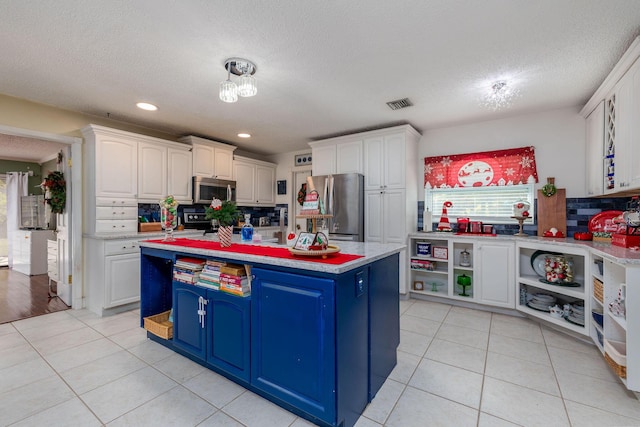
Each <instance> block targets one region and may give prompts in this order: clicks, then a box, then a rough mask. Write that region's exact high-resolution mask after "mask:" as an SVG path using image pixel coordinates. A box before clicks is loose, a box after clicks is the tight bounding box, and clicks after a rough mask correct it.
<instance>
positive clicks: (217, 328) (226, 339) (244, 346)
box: [207, 290, 251, 382]
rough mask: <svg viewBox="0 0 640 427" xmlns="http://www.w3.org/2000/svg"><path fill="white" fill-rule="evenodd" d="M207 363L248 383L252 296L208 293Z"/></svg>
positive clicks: (216, 292) (217, 292)
mask: <svg viewBox="0 0 640 427" xmlns="http://www.w3.org/2000/svg"><path fill="white" fill-rule="evenodd" d="M207 297H208V299H209V304H208V305H207V362H208V363H210V364H211V365H214V366H217V367H218V368H221V369H223V370H224V371H226V372H228V373H230V374H232V375H235V376H237V377H238V378H241V379H243V380H245V381H247V382H249V379H250V378H249V373H250V372H251V369H250V359H249V354H250V346H251V342H250V337H251V325H250V322H251V297H239V296H235V295H229V294H225V293H223V292H219V291H211V290H209V291H208V292H207Z"/></svg>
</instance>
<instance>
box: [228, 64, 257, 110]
mask: <svg viewBox="0 0 640 427" xmlns="http://www.w3.org/2000/svg"><path fill="white" fill-rule="evenodd" d="M224 68H225V69H226V70H227V80H225V81H223V82H222V83H220V99H221V100H222V101H224V102H236V101H237V100H238V95H240V96H242V97H243V98H246V97H249V96H254V95H255V94H256V93H258V86H257V83H256V79H255V77H253V75H254V74H255V73H256V70H257V67H256V65H255V64H254V63H253V62H251V61H249V60H248V59H242V58H229V59H227V60H226V61H225V62H224ZM231 74H235V75H236V76H240V84H239V85H236V84H235V83H234V82H233V81H232V80H231Z"/></svg>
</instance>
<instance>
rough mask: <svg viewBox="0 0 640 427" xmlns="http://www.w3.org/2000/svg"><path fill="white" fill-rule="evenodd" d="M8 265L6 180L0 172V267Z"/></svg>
mask: <svg viewBox="0 0 640 427" xmlns="http://www.w3.org/2000/svg"><path fill="white" fill-rule="evenodd" d="M8 266H9V244H8V241H7V181H6V175H4V174H0V268H2V267H8Z"/></svg>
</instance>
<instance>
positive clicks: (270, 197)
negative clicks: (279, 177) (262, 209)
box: [233, 156, 276, 206]
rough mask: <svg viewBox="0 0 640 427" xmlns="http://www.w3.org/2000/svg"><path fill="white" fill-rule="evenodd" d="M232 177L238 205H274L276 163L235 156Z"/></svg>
mask: <svg viewBox="0 0 640 427" xmlns="http://www.w3.org/2000/svg"><path fill="white" fill-rule="evenodd" d="M233 179H234V180H235V181H236V204H237V205H238V206H275V203H276V192H275V188H276V165H275V164H273V163H268V162H263V161H261V160H255V159H250V158H248V157H241V156H235V158H234V161H233Z"/></svg>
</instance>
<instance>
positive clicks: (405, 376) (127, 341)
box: [0, 300, 640, 427]
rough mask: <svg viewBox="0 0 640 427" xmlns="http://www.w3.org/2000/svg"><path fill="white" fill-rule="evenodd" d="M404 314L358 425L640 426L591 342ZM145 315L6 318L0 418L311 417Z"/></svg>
mask: <svg viewBox="0 0 640 427" xmlns="http://www.w3.org/2000/svg"><path fill="white" fill-rule="evenodd" d="M400 311H401V319H400V325H401V344H400V348H399V351H398V365H397V367H396V368H395V370H394V371H393V372H392V374H391V376H390V377H389V379H388V380H387V382H386V383H385V384H384V385H383V387H382V389H381V390H380V392H379V393H378V395H377V396H376V398H375V399H374V401H373V402H372V403H371V404H370V405H369V406H368V407H367V408H366V410H365V412H364V414H363V416H362V417H361V418H360V420H359V421H358V423H357V427H375V426H401V427H410V426H456V427H458V426H481V427H485V426H497V427H500V426H538V425H540V426H597V427H606V426H640V401H638V400H637V398H636V396H635V394H634V393H630V392H628V391H627V390H626V389H625V388H624V387H623V386H622V385H621V383H620V382H619V381H618V379H617V378H615V376H614V375H613V374H612V372H611V371H610V370H609V368H608V367H607V365H606V364H605V362H604V360H603V358H602V356H601V355H600V353H599V352H598V350H597V349H596V347H595V346H593V345H590V344H588V343H584V342H581V341H579V340H576V339H574V338H571V337H568V336H566V335H564V334H562V333H558V332H555V331H552V330H550V329H546V328H541V327H540V326H539V325H538V324H537V323H535V322H533V321H529V320H527V319H523V318H517V317H512V316H506V315H501V314H492V313H488V312H484V311H478V310H471V309H466V308H460V307H452V306H450V305H447V304H439V303H433V302H427V301H417V300H409V301H402V302H401V305H400ZM138 316H139V313H138V311H137V310H136V311H131V312H127V313H123V314H119V315H116V316H112V317H107V318H99V317H97V316H95V315H93V314H92V313H91V312H89V311H86V310H68V311H62V312H57V313H52V314H48V315H44V316H40V317H34V318H31V319H25V320H20V321H17V322H13V323H9V324H3V325H0V425H1V426H8V425H10V426H29V427H33V426H82V427H85V426H100V425H108V426H136V427H138V426H172V427H173V426H259V427H263V426H268V427H277V426H293V427H302V426H309V425H311V424H310V423H308V422H307V421H305V420H304V419H301V418H299V417H297V416H296V415H293V414H292V413H290V412H288V411H286V410H284V409H281V408H280V407H278V406H276V405H274V404H272V403H271V402H269V401H267V400H265V399H263V398H261V397H259V396H257V395H255V394H254V393H252V392H250V391H247V390H245V389H244V388H243V387H240V386H238V385H237V384H235V383H233V382H231V381H229V380H227V379H225V378H224V377H222V376H220V375H218V374H216V373H214V372H212V371H210V370H208V369H205V368H203V367H202V366H200V365H198V364H196V363H193V362H191V361H190V360H188V359H186V358H184V357H182V356H180V355H178V354H176V353H174V352H172V351H170V350H168V349H166V348H164V347H162V346H160V345H158V344H156V343H154V342H152V341H149V340H147V339H146V334H145V331H144V330H143V329H141V328H139V327H138V324H139V320H138Z"/></svg>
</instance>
